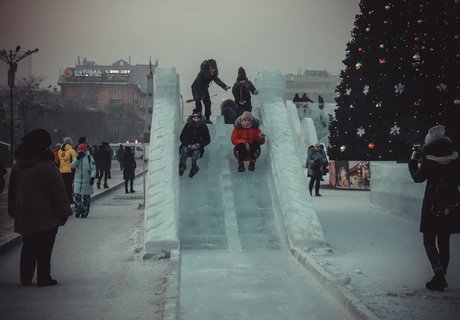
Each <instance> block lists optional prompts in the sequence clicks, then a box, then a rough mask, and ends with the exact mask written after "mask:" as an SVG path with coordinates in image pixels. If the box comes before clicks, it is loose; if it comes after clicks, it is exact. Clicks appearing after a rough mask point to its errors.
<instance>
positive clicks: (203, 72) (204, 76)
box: [192, 59, 230, 123]
mask: <svg viewBox="0 0 460 320" xmlns="http://www.w3.org/2000/svg"><path fill="white" fill-rule="evenodd" d="M218 75H219V70H218V69H217V63H216V60H214V59H208V60H204V61H203V62H202V63H201V66H200V72H199V73H198V75H197V76H196V78H195V80H194V81H193V83H192V95H193V99H194V100H195V109H194V110H193V112H198V113H201V111H202V105H201V101H203V103H204V115H205V117H206V123H212V122H211V120H210V117H211V97H210V96H209V90H208V88H209V84H210V83H211V81H214V82H215V83H217V85H218V86H220V87H221V88H222V89H224V90H225V91H227V90H228V89H230V87H229V86H227V85H226V84H225V83H224V82H223V81H222V80H220V79H219V77H218Z"/></svg>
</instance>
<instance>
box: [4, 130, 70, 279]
mask: <svg viewBox="0 0 460 320" xmlns="http://www.w3.org/2000/svg"><path fill="white" fill-rule="evenodd" d="M22 140H23V143H22V144H21V145H19V146H18V148H17V150H16V151H15V153H14V155H15V157H16V161H15V163H14V165H13V168H12V169H11V175H10V180H9V185H8V214H9V216H10V217H12V218H14V231H15V232H17V233H20V234H22V235H23V245H22V250H21V262H20V279H21V284H22V285H23V286H28V285H31V284H32V279H33V277H34V273H35V268H36V269H37V286H39V287H44V286H52V285H56V284H57V281H56V280H54V279H52V278H51V275H50V269H51V253H52V251H53V246H54V241H55V239H56V233H57V231H58V228H59V227H60V226H63V225H64V224H65V223H66V221H67V218H68V217H69V216H70V215H71V214H72V210H71V208H70V201H69V197H68V196H67V192H66V187H65V185H64V180H63V179H62V176H61V173H60V172H59V169H58V168H57V167H56V164H55V163H54V156H53V153H52V152H51V150H50V146H51V136H50V135H49V133H48V132H47V131H46V130H44V129H35V130H32V131H31V132H29V133H28V134H26V135H25V136H24V137H23V138H22Z"/></svg>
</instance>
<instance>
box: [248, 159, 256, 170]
mask: <svg viewBox="0 0 460 320" xmlns="http://www.w3.org/2000/svg"><path fill="white" fill-rule="evenodd" d="M255 169H256V162H255V161H254V160H251V161H249V166H248V170H249V171H254V170H255Z"/></svg>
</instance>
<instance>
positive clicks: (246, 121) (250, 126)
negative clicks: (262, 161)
mask: <svg viewBox="0 0 460 320" xmlns="http://www.w3.org/2000/svg"><path fill="white" fill-rule="evenodd" d="M231 141H232V144H233V145H234V146H235V147H234V148H233V154H234V155H235V157H236V158H237V160H238V172H243V171H245V170H246V169H245V167H244V161H245V160H249V167H248V170H249V171H254V170H255V166H256V160H257V158H258V157H259V155H260V146H261V145H262V144H264V143H265V134H264V133H263V132H262V131H261V130H260V128H259V120H258V119H256V118H255V117H254V116H253V115H252V113H251V112H249V111H245V112H243V114H242V115H241V116H239V117H238V118H237V119H236V121H235V125H234V128H233V131H232V137H231Z"/></svg>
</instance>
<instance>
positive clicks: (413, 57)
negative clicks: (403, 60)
mask: <svg viewBox="0 0 460 320" xmlns="http://www.w3.org/2000/svg"><path fill="white" fill-rule="evenodd" d="M412 59H414V60H415V61H420V55H419V54H418V53H416V54H414V55H413V56H412Z"/></svg>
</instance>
